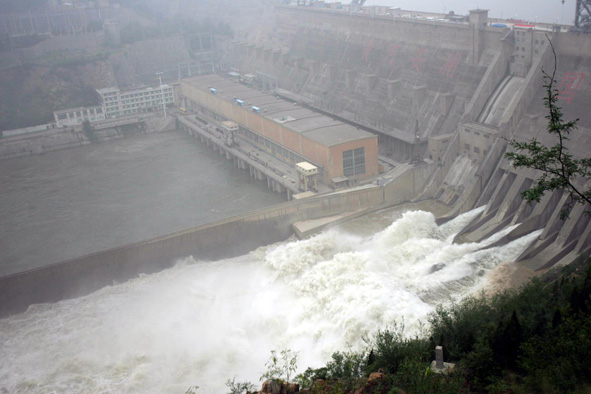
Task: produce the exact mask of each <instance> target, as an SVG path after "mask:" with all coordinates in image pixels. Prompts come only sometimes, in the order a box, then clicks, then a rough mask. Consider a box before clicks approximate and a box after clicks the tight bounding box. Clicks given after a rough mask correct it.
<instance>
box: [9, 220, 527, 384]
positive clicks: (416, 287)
mask: <svg viewBox="0 0 591 394" xmlns="http://www.w3.org/2000/svg"><path fill="white" fill-rule="evenodd" d="M477 213H478V212H476V213H475V212H471V213H469V214H466V215H463V216H460V217H458V218H456V219H455V220H453V221H451V222H450V223H447V224H445V225H443V226H439V227H438V226H437V225H436V223H435V218H434V217H433V215H432V214H430V213H426V212H406V213H404V214H403V215H402V217H401V218H400V219H398V220H396V221H395V222H394V223H392V225H390V226H389V227H388V228H386V229H385V230H383V231H380V232H378V233H376V234H374V235H373V236H370V237H360V236H356V235H352V234H345V233H343V232H340V231H337V230H329V231H326V232H323V233H321V234H318V235H316V236H314V237H312V238H310V239H307V240H304V241H291V242H285V243H281V244H277V245H273V246H270V247H266V248H260V249H259V250H257V251H255V252H253V253H251V254H249V255H245V256H240V257H238V258H235V259H229V260H223V261H218V262H200V261H196V260H195V259H193V258H187V259H185V260H184V261H181V262H179V263H178V264H177V265H176V266H175V267H174V268H171V269H169V270H166V271H164V272H161V273H158V274H154V275H146V276H142V277H141V278H138V279H136V280H133V281H130V282H128V283H124V284H120V285H117V286H111V287H107V288H104V289H102V290H100V291H98V292H96V293H93V294H91V295H89V296H86V297H82V298H78V299H75V300H68V301H63V302H59V303H56V304H48V305H36V306H33V307H31V308H30V309H29V310H28V311H27V312H26V313H24V314H20V315H17V316H12V317H10V318H7V319H3V320H0V360H2V363H1V365H0V390H1V389H2V388H6V389H7V390H8V391H9V392H18V391H26V392H32V393H35V392H38V393H41V392H60V393H73V392H101V391H107V392H142V393H144V392H148V393H150V392H154V393H179V392H185V391H186V389H187V388H188V387H189V386H193V385H198V386H200V387H201V388H200V391H199V392H206V393H222V392H225V391H226V389H225V387H224V382H225V381H226V380H227V379H229V378H232V377H234V376H236V379H237V380H238V381H245V380H248V381H252V382H254V383H256V384H258V383H259V382H258V378H259V377H260V376H261V374H262V372H264V368H265V362H266V361H267V359H268V356H269V352H270V350H273V349H275V350H281V349H286V348H290V349H292V350H293V351H299V352H300V358H299V361H298V365H299V366H300V367H301V369H303V368H305V367H308V366H312V367H317V366H320V365H322V364H323V363H324V362H326V361H327V360H328V359H329V358H330V355H331V354H332V352H334V351H337V350H344V349H348V348H353V349H358V348H360V347H361V346H362V345H363V341H362V337H363V336H364V335H366V334H368V333H372V332H375V331H376V330H377V329H379V328H384V327H386V326H388V325H392V324H394V323H396V322H397V323H401V322H402V321H404V324H405V326H406V327H407V333H408V334H410V333H413V332H416V330H418V329H419V327H420V324H421V322H422V323H426V322H427V316H428V314H429V313H430V312H431V311H433V310H434V308H435V306H436V305H437V304H438V303H440V302H445V301H447V300H449V299H458V298H460V297H463V296H464V295H465V294H468V293H470V292H471V291H474V290H475V289H476V290H478V289H480V288H482V287H483V286H486V273H487V272H489V271H490V270H491V269H493V268H494V267H496V266H497V265H498V264H500V263H502V262H506V261H512V260H513V259H515V258H516V257H517V256H518V255H519V253H520V252H521V251H522V250H524V248H525V247H526V246H527V245H528V244H529V243H530V242H531V241H532V240H533V239H535V237H536V236H537V234H531V235H528V236H526V237H524V238H522V239H520V240H517V241H514V242H512V243H510V244H508V245H506V246H503V247H495V248H489V249H483V248H484V247H486V246H488V245H491V244H492V243H493V242H494V241H495V240H497V239H499V238H500V237H502V236H504V235H505V234H506V233H507V232H508V231H509V230H507V231H504V232H502V233H499V234H496V235H495V236H493V237H491V238H490V239H488V240H486V241H484V242H481V243H471V244H463V245H456V244H453V243H451V241H450V240H451V239H453V235H454V234H455V233H457V232H458V231H459V230H460V229H461V228H462V227H463V226H465V225H466V224H467V223H469V222H470V221H471V220H472V218H473V217H474V216H475V215H476V214H477ZM6 360H10V362H6Z"/></svg>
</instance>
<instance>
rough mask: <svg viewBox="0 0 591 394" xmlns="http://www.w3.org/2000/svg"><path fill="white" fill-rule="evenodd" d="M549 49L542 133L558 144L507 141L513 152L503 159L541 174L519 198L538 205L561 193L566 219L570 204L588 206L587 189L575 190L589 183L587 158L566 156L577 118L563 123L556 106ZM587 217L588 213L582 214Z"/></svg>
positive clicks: (589, 191) (589, 190) (590, 163)
mask: <svg viewBox="0 0 591 394" xmlns="http://www.w3.org/2000/svg"><path fill="white" fill-rule="evenodd" d="M548 41H549V42H550V46H551V48H552V53H553V54H554V71H553V72H552V75H549V74H548V73H546V72H545V71H543V70H542V73H543V75H544V80H545V81H546V84H545V85H544V88H545V89H546V95H545V97H544V106H545V107H546V108H547V109H548V115H547V116H546V119H548V126H547V128H546V130H547V131H548V133H549V134H551V135H552V136H554V137H556V138H557V139H558V142H557V143H556V144H555V145H553V146H550V147H547V146H545V145H543V144H542V143H540V142H539V141H538V140H536V139H535V138H533V139H531V140H529V141H527V142H518V141H516V140H514V139H513V140H511V141H510V142H509V145H510V146H511V147H512V148H513V149H514V151H512V152H507V153H506V154H505V157H506V158H508V159H509V160H511V161H512V163H513V166H514V167H516V168H520V167H526V168H532V169H536V170H539V171H541V172H542V175H541V176H540V178H538V179H537V180H536V181H535V182H534V184H533V186H532V187H531V188H529V189H527V190H525V191H524V192H523V193H522V197H523V199H524V200H526V201H527V202H529V203H532V202H534V201H535V202H539V201H540V199H541V198H542V196H543V195H544V193H546V192H547V191H549V192H551V191H554V190H563V191H565V192H567V193H568V194H569V196H570V199H569V202H568V203H567V205H566V207H565V208H564V209H563V210H562V212H561V217H562V218H563V219H564V218H566V217H568V213H569V211H570V209H571V208H572V207H573V205H574V204H583V205H586V204H591V188H584V187H582V186H579V183H578V180H581V179H582V180H589V179H591V158H582V159H577V158H575V157H573V155H572V154H571V153H570V152H569V149H568V147H567V146H566V142H567V141H568V140H569V135H570V133H571V132H572V131H574V130H576V129H577V121H578V120H579V119H578V118H577V119H575V120H571V121H565V120H563V113H562V109H561V108H560V107H559V106H558V105H557V101H558V90H557V89H555V86H556V80H555V79H554V77H555V76H556V51H555V50H554V46H553V45H552V42H551V41H550V40H548ZM585 213H586V214H588V215H589V214H591V211H585Z"/></svg>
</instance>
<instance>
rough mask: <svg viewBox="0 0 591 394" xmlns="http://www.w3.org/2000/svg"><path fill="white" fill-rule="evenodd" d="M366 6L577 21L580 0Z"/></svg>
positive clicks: (429, 0)
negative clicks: (478, 10)
mask: <svg viewBox="0 0 591 394" xmlns="http://www.w3.org/2000/svg"><path fill="white" fill-rule="evenodd" d="M365 5H389V6H393V7H400V8H402V9H403V10H413V11H431V12H445V13H447V12H449V11H450V10H451V11H454V12H455V13H456V14H466V13H467V12H468V10H471V9H475V8H483V9H487V10H489V14H488V15H489V16H490V17H492V18H501V17H502V18H504V19H509V18H517V19H524V20H530V21H532V22H533V21H535V20H537V21H538V22H558V23H563V24H570V25H572V24H573V23H574V19H575V5H576V0H566V1H565V2H564V6H563V5H562V0H469V1H466V0H367V1H366V3H365Z"/></svg>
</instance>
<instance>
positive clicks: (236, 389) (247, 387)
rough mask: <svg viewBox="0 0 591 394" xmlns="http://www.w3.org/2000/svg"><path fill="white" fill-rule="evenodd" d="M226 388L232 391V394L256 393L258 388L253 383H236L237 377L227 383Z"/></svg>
mask: <svg viewBox="0 0 591 394" xmlns="http://www.w3.org/2000/svg"><path fill="white" fill-rule="evenodd" d="M226 387H228V388H229V389H230V394H242V393H246V392H249V391H254V389H255V388H256V386H255V385H254V384H252V383H251V382H236V376H234V377H233V378H232V380H230V379H228V380H227V381H226Z"/></svg>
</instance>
